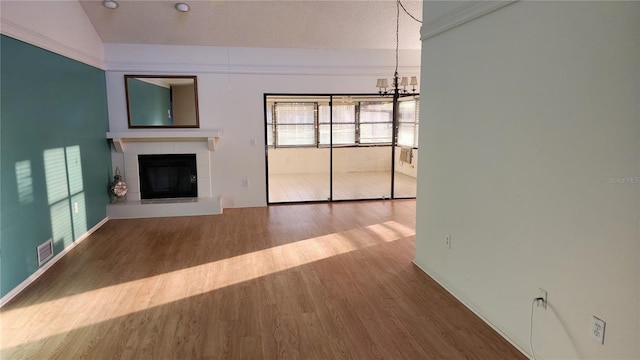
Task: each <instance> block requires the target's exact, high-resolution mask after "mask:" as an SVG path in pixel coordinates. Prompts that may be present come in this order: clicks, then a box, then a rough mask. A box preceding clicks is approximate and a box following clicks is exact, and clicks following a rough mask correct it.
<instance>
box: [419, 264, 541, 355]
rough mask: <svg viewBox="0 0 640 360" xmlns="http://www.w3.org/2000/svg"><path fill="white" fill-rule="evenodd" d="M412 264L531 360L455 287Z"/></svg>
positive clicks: (423, 268) (421, 267)
mask: <svg viewBox="0 0 640 360" xmlns="http://www.w3.org/2000/svg"><path fill="white" fill-rule="evenodd" d="M413 264H414V265H415V266H417V267H418V268H419V269H420V270H422V271H423V272H424V273H425V274H427V275H429V277H431V278H432V279H433V280H434V281H435V282H437V283H438V284H439V285H440V286H442V287H443V288H444V289H445V290H447V292H448V293H449V294H451V295H453V297H454V298H456V299H457V300H458V301H460V302H461V303H462V305H464V306H465V307H466V308H467V309H469V310H471V312H473V313H474V314H476V316H477V317H479V318H480V320H482V321H484V322H485V323H486V324H487V325H489V326H491V328H492V329H493V330H495V331H496V332H497V333H498V334H499V335H500V336H502V337H503V338H504V339H505V340H507V341H508V342H509V343H510V344H511V345H513V347H515V348H516V349H517V350H518V351H520V352H521V353H522V354H523V355H524V356H526V357H528V358H531V357H530V355H529V353H528V352H527V351H525V350H524V349H523V348H522V347H521V346H520V345H518V344H517V343H516V342H515V341H513V339H511V338H510V337H509V336H507V334H505V333H504V332H502V330H500V328H498V327H497V326H495V325H494V324H492V323H491V322H490V321H489V320H487V319H486V318H485V317H484V316H482V314H481V313H480V311H478V309H476V308H475V306H473V305H472V304H471V302H469V301H467V300H466V299H465V298H463V297H461V296H459V295H458V294H457V291H456V289H455V287H453V286H451V285H450V284H449V283H447V281H446V280H444V279H442V278H441V277H440V276H439V275H438V274H437V273H436V272H434V271H432V270H431V269H429V267H427V266H426V265H424V264H421V263H420V262H419V261H417V260H416V259H413Z"/></svg>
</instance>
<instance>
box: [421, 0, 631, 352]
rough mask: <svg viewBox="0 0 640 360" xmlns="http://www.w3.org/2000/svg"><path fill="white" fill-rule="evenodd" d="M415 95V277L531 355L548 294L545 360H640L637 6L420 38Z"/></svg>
mask: <svg viewBox="0 0 640 360" xmlns="http://www.w3.org/2000/svg"><path fill="white" fill-rule="evenodd" d="M424 11H425V12H428V11H429V2H425V6H424ZM421 83H422V84H423V86H422V93H421V95H422V96H421V101H422V104H421V105H422V109H428V111H423V112H422V113H421V115H422V118H421V121H420V124H421V125H420V126H421V127H420V143H421V144H422V145H421V148H420V155H421V161H420V164H419V169H418V175H419V178H420V183H419V185H418V186H419V189H418V205H417V224H418V228H417V235H416V257H415V262H416V264H418V265H419V266H420V267H422V268H423V269H425V270H426V271H427V272H428V273H429V274H431V275H432V276H433V277H435V278H436V279H437V280H438V281H440V282H441V283H442V284H444V285H445V286H446V287H447V288H448V289H449V290H450V291H451V292H452V293H453V294H454V295H456V296H457V297H459V298H460V299H462V300H463V301H464V302H465V303H466V304H467V305H468V306H469V307H471V308H472V309H473V310H475V311H476V312H477V313H479V314H480V315H481V316H482V317H484V318H485V319H487V320H488V321H489V322H490V323H491V324H493V325H494V326H495V327H497V328H498V329H499V330H500V331H501V332H502V333H504V334H505V335H506V336H507V337H508V338H509V339H511V340H512V341H514V342H515V343H517V345H519V347H521V348H522V349H528V332H529V311H530V306H531V301H532V299H533V297H535V296H536V292H537V289H538V287H542V288H544V289H546V290H547V291H548V296H549V298H548V300H549V308H548V309H547V310H546V311H542V310H539V309H538V310H536V313H535V328H534V346H535V349H536V353H537V355H538V359H541V358H542V359H573V358H590V359H638V358H640V349H639V344H640V335H639V332H638V327H639V308H640V300H639V296H640V289H639V286H640V285H639V284H640V271H639V260H640V256H639V251H640V249H639V243H640V230H639V226H640V225H639V224H640V221H639V219H640V184H638V177H639V176H640V108H639V100H640V3H638V2H562V1H555V2H517V3H514V4H512V5H509V6H507V7H504V8H502V9H500V10H498V11H496V12H493V13H490V14H488V15H486V16H484V17H481V18H479V19H477V20H475V21H472V22H470V23H467V24H464V25H462V26H459V27H456V28H454V29H452V30H450V31H448V32H445V33H442V34H440V35H437V36H435V37H432V38H429V39H427V40H425V41H424V42H423V46H422V81H421ZM618 178H620V179H622V180H620V179H618ZM446 234H451V236H452V246H451V249H447V248H446V247H445V246H444V239H445V235H446ZM592 315H596V316H598V317H600V318H602V319H603V320H605V321H606V322H607V327H606V335H605V344H604V345H600V344H598V343H596V342H595V341H594V340H593V339H592V338H591V337H590V331H589V330H590V321H591V316H592ZM525 351H527V352H528V350H525Z"/></svg>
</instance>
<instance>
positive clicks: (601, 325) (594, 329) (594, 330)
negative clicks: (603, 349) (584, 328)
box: [591, 316, 607, 345]
mask: <svg viewBox="0 0 640 360" xmlns="http://www.w3.org/2000/svg"><path fill="white" fill-rule="evenodd" d="M606 325H607V323H605V322H604V320H601V319H599V318H597V317H595V316H592V317H591V336H593V338H594V339H596V341H597V342H599V343H600V344H603V345H604V329H605V326H606Z"/></svg>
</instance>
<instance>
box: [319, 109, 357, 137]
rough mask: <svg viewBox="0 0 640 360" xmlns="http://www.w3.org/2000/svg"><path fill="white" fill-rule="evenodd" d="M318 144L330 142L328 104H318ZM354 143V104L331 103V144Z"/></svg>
mask: <svg viewBox="0 0 640 360" xmlns="http://www.w3.org/2000/svg"><path fill="white" fill-rule="evenodd" d="M319 111H320V113H319V121H320V124H321V125H320V128H319V131H320V134H319V136H320V144H321V145H329V144H330V137H329V135H330V133H329V132H330V131H331V130H330V127H329V124H330V121H331V119H330V118H329V106H328V105H320V107H319ZM355 143H356V106H355V105H333V144H334V145H350V144H351V145H352V144H355Z"/></svg>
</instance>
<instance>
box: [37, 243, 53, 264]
mask: <svg viewBox="0 0 640 360" xmlns="http://www.w3.org/2000/svg"><path fill="white" fill-rule="evenodd" d="M52 256H53V241H52V240H51V239H49V240H47V241H45V242H43V243H42V244H40V245H38V266H41V265H42V264H44V263H45V262H47V260H49V259H51V257H52Z"/></svg>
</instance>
